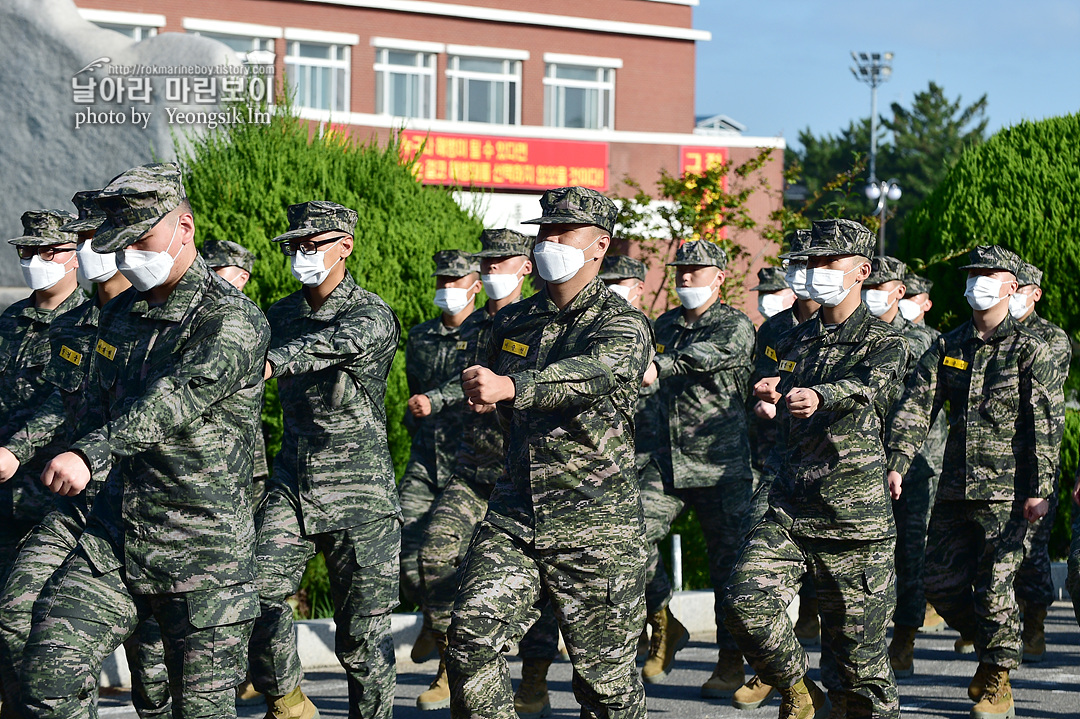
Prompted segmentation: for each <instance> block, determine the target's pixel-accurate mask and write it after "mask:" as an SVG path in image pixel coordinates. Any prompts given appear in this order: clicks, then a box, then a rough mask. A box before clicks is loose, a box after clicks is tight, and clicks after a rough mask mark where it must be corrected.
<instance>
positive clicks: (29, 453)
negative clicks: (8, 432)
mask: <svg viewBox="0 0 1080 719" xmlns="http://www.w3.org/2000/svg"><path fill="white" fill-rule="evenodd" d="M19 434H20V433H16V434H15V435H14V436H13V437H12V438H11V439H9V440H8V443H7V444H6V445H4V448H5V449H7V451H9V452H11V453H12V454H13V455H15V459H17V460H19V464H26V463H27V462H29V461H30V459H31V458H32V457H33V456H34V446H33V444H32V443H31V442H29V441H28V440H26V439H20V438H19Z"/></svg>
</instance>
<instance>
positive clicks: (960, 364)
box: [941, 357, 968, 369]
mask: <svg viewBox="0 0 1080 719" xmlns="http://www.w3.org/2000/svg"><path fill="white" fill-rule="evenodd" d="M941 363H942V364H943V365H945V366H946V367H955V368H956V369H967V368H968V363H967V362H965V361H964V360H962V359H957V358H956V357H946V358H945V359H943V360H942V361H941Z"/></svg>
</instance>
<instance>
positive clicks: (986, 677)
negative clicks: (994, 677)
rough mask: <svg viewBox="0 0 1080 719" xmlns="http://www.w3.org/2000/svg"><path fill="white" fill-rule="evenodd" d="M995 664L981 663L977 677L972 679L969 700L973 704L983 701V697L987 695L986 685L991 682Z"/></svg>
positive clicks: (976, 671)
mask: <svg viewBox="0 0 1080 719" xmlns="http://www.w3.org/2000/svg"><path fill="white" fill-rule="evenodd" d="M994 668H995V667H994V665H993V664H983V663H982V662H979V667H978V668H977V669H976V670H975V676H973V677H972V678H971V683H970V684H968V699H970V700H971V701H973V702H977V701H979V700H980V699H982V695H983V694H984V693H986V685H987V683H988V682H989V681H990V675H991V674H993V672H994Z"/></svg>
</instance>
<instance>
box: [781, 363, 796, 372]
mask: <svg viewBox="0 0 1080 719" xmlns="http://www.w3.org/2000/svg"><path fill="white" fill-rule="evenodd" d="M780 371H781V372H794V371H795V363H794V362H792V361H791V360H781V361H780Z"/></svg>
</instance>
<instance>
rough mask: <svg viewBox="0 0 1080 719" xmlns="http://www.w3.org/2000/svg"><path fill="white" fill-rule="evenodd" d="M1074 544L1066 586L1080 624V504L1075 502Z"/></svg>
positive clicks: (1071, 550)
mask: <svg viewBox="0 0 1080 719" xmlns="http://www.w3.org/2000/svg"><path fill="white" fill-rule="evenodd" d="M1072 510H1073V520H1072V545H1071V546H1070V547H1069V576H1068V578H1066V580H1065V588H1066V589H1068V590H1069V596H1070V597H1071V598H1072V605H1073V613H1074V614H1076V623H1077V624H1078V625H1080V505H1076V504H1073V506H1072Z"/></svg>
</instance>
